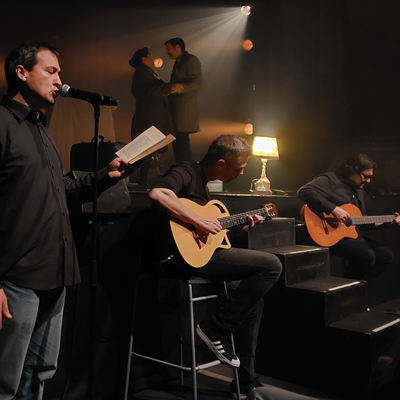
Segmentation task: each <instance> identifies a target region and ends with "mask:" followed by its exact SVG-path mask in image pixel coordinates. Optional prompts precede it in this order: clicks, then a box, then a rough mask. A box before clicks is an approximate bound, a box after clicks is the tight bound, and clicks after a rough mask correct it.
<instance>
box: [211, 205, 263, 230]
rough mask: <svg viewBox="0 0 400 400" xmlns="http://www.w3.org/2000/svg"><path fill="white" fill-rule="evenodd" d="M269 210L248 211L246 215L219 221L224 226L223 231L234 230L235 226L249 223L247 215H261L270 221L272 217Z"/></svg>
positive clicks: (232, 216)
mask: <svg viewBox="0 0 400 400" xmlns="http://www.w3.org/2000/svg"><path fill="white" fill-rule="evenodd" d="M268 211H269V209H268V208H260V209H258V210H253V211H248V212H246V213H241V214H235V215H230V216H229V217H223V218H218V221H219V222H220V224H221V225H222V229H229V228H234V227H235V226H239V225H243V224H246V223H247V217H246V215H254V214H257V215H261V216H262V217H264V218H265V219H266V220H267V219H270V218H271V217H270V215H269V213H268Z"/></svg>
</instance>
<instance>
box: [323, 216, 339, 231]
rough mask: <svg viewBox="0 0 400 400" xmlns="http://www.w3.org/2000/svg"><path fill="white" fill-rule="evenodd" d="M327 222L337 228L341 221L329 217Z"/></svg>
mask: <svg viewBox="0 0 400 400" xmlns="http://www.w3.org/2000/svg"><path fill="white" fill-rule="evenodd" d="M326 222H327V223H328V224H329V225H330V226H331V227H332V228H335V229H336V228H337V227H338V226H339V221H338V220H337V219H336V218H327V219H326Z"/></svg>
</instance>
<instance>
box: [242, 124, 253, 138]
mask: <svg viewBox="0 0 400 400" xmlns="http://www.w3.org/2000/svg"><path fill="white" fill-rule="evenodd" d="M244 133H245V134H246V135H252V134H253V124H250V123H248V124H246V125H245V126H244Z"/></svg>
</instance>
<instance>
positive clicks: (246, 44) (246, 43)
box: [242, 39, 253, 51]
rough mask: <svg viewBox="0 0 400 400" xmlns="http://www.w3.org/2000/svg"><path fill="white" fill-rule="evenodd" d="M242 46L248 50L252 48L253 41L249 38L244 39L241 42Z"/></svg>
mask: <svg viewBox="0 0 400 400" xmlns="http://www.w3.org/2000/svg"><path fill="white" fill-rule="evenodd" d="M242 46H243V48H244V49H245V50H246V51H250V50H251V49H252V48H253V42H252V41H251V40H249V39H246V40H245V41H244V42H243V44H242Z"/></svg>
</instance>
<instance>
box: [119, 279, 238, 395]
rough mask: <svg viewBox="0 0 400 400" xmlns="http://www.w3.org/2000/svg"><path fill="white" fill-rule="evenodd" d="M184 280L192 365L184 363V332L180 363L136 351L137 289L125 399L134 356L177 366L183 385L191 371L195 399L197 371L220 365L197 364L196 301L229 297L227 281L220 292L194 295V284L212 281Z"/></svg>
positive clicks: (236, 377)
mask: <svg viewBox="0 0 400 400" xmlns="http://www.w3.org/2000/svg"><path fill="white" fill-rule="evenodd" d="M144 277H147V275H142V276H141V277H139V279H138V280H137V282H136V289H138V288H139V286H140V281H141V279H142V278H144ZM180 280H181V281H182V282H184V284H185V285H187V290H188V300H189V325H190V326H189V327H190V339H189V340H190V343H189V344H190V352H191V357H190V358H191V361H190V365H186V366H185V365H183V364H184V362H183V341H182V332H181V336H180V346H179V349H180V364H175V363H171V362H168V361H167V360H162V359H158V358H153V357H149V356H146V355H144V354H140V353H138V352H136V351H134V349H133V346H134V323H135V321H134V320H135V315H136V309H137V306H138V299H137V293H138V290H135V294H134V296H135V298H134V306H133V319H132V330H131V335H130V340H129V352H128V362H127V368H126V381H125V391H124V400H127V399H128V392H129V381H130V371H131V363H132V358H133V357H139V358H143V359H146V360H148V361H152V362H155V363H159V364H163V365H166V366H169V367H173V368H177V369H179V370H180V384H181V385H183V378H184V372H185V371H191V373H192V380H193V398H194V400H197V375H196V374H197V371H199V370H202V369H206V368H210V367H212V366H215V365H218V364H220V363H221V362H220V361H219V360H215V361H212V362H208V363H205V364H200V365H197V363H196V348H195V337H196V336H195V335H196V333H195V315H194V312H195V310H194V303H196V302H200V301H207V300H211V299H215V298H217V297H220V296H225V297H228V291H227V286H226V282H225V281H221V284H222V293H219V294H209V295H205V296H197V297H195V296H193V286H195V285H204V284H209V283H211V282H210V281H208V280H206V279H203V278H199V277H190V278H189V279H184V280H183V279H180ZM232 346H233V349H234V350H235V347H234V342H233V335H232ZM233 370H234V377H235V381H236V392H237V393H236V394H237V396H238V397H237V399H240V387H239V377H238V372H237V369H236V368H233Z"/></svg>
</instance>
